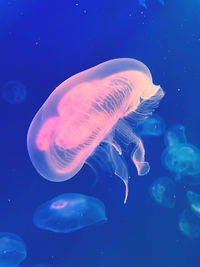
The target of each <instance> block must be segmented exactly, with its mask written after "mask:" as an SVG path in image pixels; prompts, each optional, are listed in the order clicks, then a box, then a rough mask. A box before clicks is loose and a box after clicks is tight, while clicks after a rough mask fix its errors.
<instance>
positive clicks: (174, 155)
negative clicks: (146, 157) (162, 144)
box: [162, 144, 200, 184]
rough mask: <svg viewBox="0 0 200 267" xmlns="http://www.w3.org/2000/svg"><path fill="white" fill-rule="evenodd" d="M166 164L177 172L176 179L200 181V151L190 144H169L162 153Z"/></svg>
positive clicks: (186, 181) (196, 182)
mask: <svg viewBox="0 0 200 267" xmlns="http://www.w3.org/2000/svg"><path fill="white" fill-rule="evenodd" d="M162 162H163V164H164V166H165V167H166V168H167V169H168V170H169V171H172V172H174V173H175V174H176V180H177V181H182V182H184V183H188V184H199V183H200V151H199V149H198V148H196V147H195V146H193V145H190V144H179V145H174V146H168V147H167V148H166V149H165V150H164V151H163V154H162Z"/></svg>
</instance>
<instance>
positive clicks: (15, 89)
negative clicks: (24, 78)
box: [1, 81, 27, 104]
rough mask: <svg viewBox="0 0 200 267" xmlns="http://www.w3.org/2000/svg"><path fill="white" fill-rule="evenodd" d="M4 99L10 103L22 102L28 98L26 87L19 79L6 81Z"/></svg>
mask: <svg viewBox="0 0 200 267" xmlns="http://www.w3.org/2000/svg"><path fill="white" fill-rule="evenodd" d="M1 95H2V97H3V99H4V100H5V101H6V102H8V103H10V104H21V103H23V102H24V101H25V100H26V97H27V90H26V87H25V86H24V85H23V84H22V83H20V82H18V81H9V82H7V83H5V84H4V85H3V87H2V90H1Z"/></svg>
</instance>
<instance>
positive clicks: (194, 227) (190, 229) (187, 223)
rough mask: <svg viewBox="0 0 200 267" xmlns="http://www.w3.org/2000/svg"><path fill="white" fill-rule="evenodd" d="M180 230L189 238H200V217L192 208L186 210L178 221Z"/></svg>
mask: <svg viewBox="0 0 200 267" xmlns="http://www.w3.org/2000/svg"><path fill="white" fill-rule="evenodd" d="M178 226H179V230H180V231H181V233H182V234H184V235H185V236H187V237H189V238H192V239H193V238H198V237H199V236H200V219H199V218H198V217H197V216H195V215H194V214H193V213H192V212H191V211H190V210H184V211H183V212H182V213H181V215H180V218H179V222H178Z"/></svg>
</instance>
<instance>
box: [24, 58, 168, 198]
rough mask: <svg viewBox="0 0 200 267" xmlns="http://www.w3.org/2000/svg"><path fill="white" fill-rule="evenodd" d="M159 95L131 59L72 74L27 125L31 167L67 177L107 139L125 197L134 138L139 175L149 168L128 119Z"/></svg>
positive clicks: (53, 177) (143, 114) (142, 115)
mask: <svg viewBox="0 0 200 267" xmlns="http://www.w3.org/2000/svg"><path fill="white" fill-rule="evenodd" d="M163 96H164V92H163V90H162V89H161V87H160V86H156V85H154V84H153V83H152V77H151V73H150V71H149V69H148V68H147V67H146V66H145V65H144V64H143V63H141V62H139V61H137V60H134V59H123V58H122V59H114V60H110V61H107V62H104V63H102V64H99V65H97V66H95V67H93V68H91V69H88V70H85V71H83V72H81V73H78V74H76V75H74V76H72V77H71V78H69V79H67V80H66V81H64V82H63V83H62V84H61V85H59V86H58V87H57V88H56V89H55V90H54V91H53V93H52V94H51V95H50V96H49V98H48V99H47V100H46V102H45V103H44V104H43V106H42V107H41V108H40V110H39V111H38V113H37V114H36V115H35V117H34V119H33V121H32V123H31V125H30V127H29V131H28V136H27V146H28V152H29V155H30V158H31V160H32V163H33V165H34V167H35V168H36V170H37V171H38V172H39V173H40V174H41V175H42V176H43V177H44V178H46V179H47V180H50V181H55V182H59V181H65V180H67V179H70V178H71V177H73V176H74V175H75V174H77V173H78V172H79V170H80V169H81V168H82V166H83V165H84V163H86V162H87V160H88V158H89V157H90V156H92V155H93V154H94V152H95V150H96V148H97V147H98V146H99V145H100V143H101V142H106V143H107V144H108V145H109V149H107V153H109V154H110V155H109V157H110V156H111V157H112V156H114V159H113V161H114V162H115V161H116V160H115V158H117V160H118V163H117V164H116V163H114V164H113V168H114V169H113V172H114V173H117V175H118V176H119V177H120V178H121V179H122V180H123V181H124V183H125V185H126V197H125V201H126V198H127V195H128V184H127V183H128V179H127V175H126V174H127V173H128V170H127V165H126V162H125V160H124V158H123V154H124V153H125V152H126V151H127V147H128V146H129V144H131V143H134V144H135V148H134V151H133V152H132V153H131V158H132V161H133V163H134V164H135V166H136V169H137V172H138V175H145V174H146V173H148V172H149V164H148V162H146V161H145V150H144V147H143V143H142V140H141V139H140V138H139V137H137V136H136V135H135V134H134V132H133V130H132V125H131V124H134V122H136V121H138V120H139V119H140V120H142V119H146V118H147V117H148V116H149V115H151V114H152V112H153V110H154V109H155V107H156V106H157V105H158V103H159V102H160V100H161V99H162V97H163ZM113 149H114V150H116V151H117V153H118V154H119V156H116V154H115V153H114V152H113ZM119 161H120V163H119ZM118 165H121V167H122V168H118ZM115 168H117V170H116V169H115ZM124 174H125V175H126V177H124Z"/></svg>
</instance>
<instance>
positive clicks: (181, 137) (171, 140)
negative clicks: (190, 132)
mask: <svg viewBox="0 0 200 267" xmlns="http://www.w3.org/2000/svg"><path fill="white" fill-rule="evenodd" d="M164 138H165V145H166V146H176V145H179V144H186V143H187V137H186V134H185V127H184V126H183V125H181V124H176V125H174V126H172V127H171V128H169V129H168V130H167V131H166V133H165V137H164Z"/></svg>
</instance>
